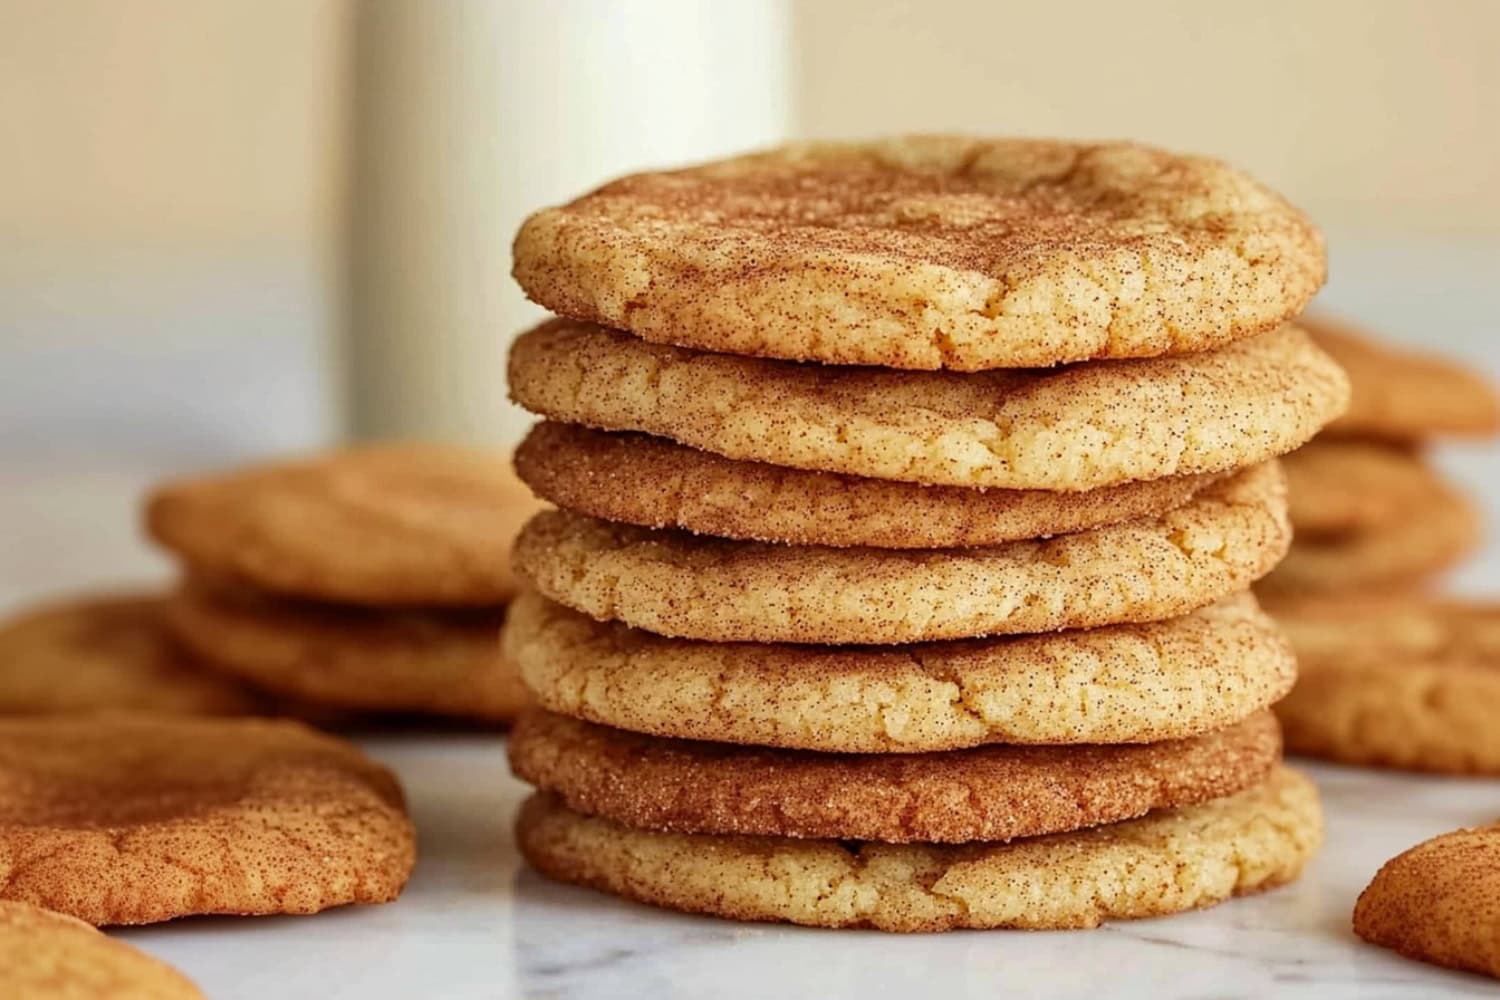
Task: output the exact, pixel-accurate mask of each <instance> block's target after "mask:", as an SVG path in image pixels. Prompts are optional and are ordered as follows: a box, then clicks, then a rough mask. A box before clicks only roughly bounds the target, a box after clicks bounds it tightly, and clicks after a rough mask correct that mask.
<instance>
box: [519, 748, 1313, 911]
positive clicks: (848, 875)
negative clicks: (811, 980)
mask: <svg viewBox="0 0 1500 1000" xmlns="http://www.w3.org/2000/svg"><path fill="white" fill-rule="evenodd" d="M1322 828H1323V824H1322V812H1321V809H1320V807H1319V804H1318V796H1317V791H1316V789H1315V788H1314V787H1313V784H1312V782H1310V781H1308V780H1307V779H1306V778H1304V777H1303V776H1302V775H1300V774H1298V773H1297V772H1295V771H1292V770H1290V769H1288V768H1285V767H1278V768H1277V769H1276V770H1275V771H1273V772H1272V774H1271V776H1270V777H1269V778H1268V779H1267V780H1266V781H1265V782H1264V783H1262V784H1260V785H1258V786H1255V787H1253V788H1250V789H1247V790H1246V791H1243V792H1240V793H1238V794H1235V795H1231V796H1227V797H1225V798H1221V799H1215V800H1213V801H1211V802H1206V803H1202V804H1200V805H1194V806H1186V807H1184V808H1181V809H1170V810H1163V811H1161V812H1156V813H1152V814H1150V815H1147V816H1145V817H1143V818H1141V819H1137V820H1131V821H1128V822H1125V823H1115V824H1111V825H1109V826H1100V827H1094V828H1092V829H1088V830H1079V831H1073V832H1070V833H1058V834H1051V835H1049V836H1045V837H1032V838H1028V839H1024V840H1017V841H1012V842H1010V843H1008V844H982V843H979V844H967V845H926V844H923V845H917V844H878V843H869V842H863V843H860V842H855V843H847V842H840V841H834V840H793V839H790V838H780V837H748V836H709V835H703V834H678V833H655V832H647V831H643V830H636V829H632V828H630V827H626V826H622V825H620V824H618V823H614V822H612V821H610V820H605V819H599V818H596V817H590V816H585V815H582V814H580V813H576V812H573V811H572V810H570V809H568V808H567V807H566V806H564V805H563V804H562V803H561V802H560V801H558V800H557V799H556V798H555V797H553V796H549V795H546V794H538V795H535V796H533V797H532V798H530V799H528V800H527V802H526V804H525V805H524V806H522V809H521V815H520V819H519V820H518V822H517V834H518V837H519V840H520V845H521V852H522V853H523V854H524V855H525V856H526V859H527V860H528V861H530V862H531V864H532V865H533V866H535V867H536V868H537V869H539V870H540V871H541V872H543V873H544V874H546V875H550V876H551V877H553V878H556V879H560V880H562V881H565V882H575V883H578V884H581V885H586V886H590V887H593V888H596V889H601V890H603V891H605V892H610V893H614V894H616V895H620V896H624V897H626V898H628V899H634V900H637V901H639V902H643V903H650V904H652V905H655V906H661V907H666V908H668V909H674V910H685V911H687V912H690V913H708V914H713V915H715V916H721V917H729V918H732V919H736V920H769V921H787V922H791V923H797V924H806V925H811V926H818V927H873V928H876V929H878V930H884V931H940V930H951V929H956V928H962V927H968V928H987V927H1018V928H1034V929H1043V928H1069V927H1073V928H1078V927H1094V926H1097V925H1098V924H1100V923H1101V922H1103V921H1105V920H1117V919H1127V918H1135V917H1149V916H1160V915H1162V914H1167V913H1177V912H1181V911H1183V910H1190V909H1194V908H1196V907H1202V906H1209V905H1212V904H1214V903H1219V902H1222V901H1224V900H1226V899H1228V898H1230V897H1231V896H1236V895H1241V894H1244V893H1249V892H1256V891H1259V890H1262V889H1268V888H1271V887H1272V886H1276V885H1280V884H1282V883H1285V882H1288V881H1291V880H1292V879H1294V878H1296V877H1297V875H1298V874H1300V872H1301V871H1302V868H1303V866H1304V865H1305V864H1306V863H1307V861H1308V859H1309V858H1310V857H1311V856H1312V854H1313V853H1314V852H1315V851H1316V850H1317V848H1318V845H1319V844H1320V843H1321V840H1322Z"/></svg>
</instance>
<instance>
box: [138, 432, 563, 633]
mask: <svg viewBox="0 0 1500 1000" xmlns="http://www.w3.org/2000/svg"><path fill="white" fill-rule="evenodd" d="M539 506H540V504H538V503H537V501H536V500H534V499H533V498H532V496H531V493H530V491H529V490H527V489H526V487H525V486H523V485H522V484H521V483H519V482H517V481H516V478H515V474H514V473H512V472H511V470H510V465H509V463H508V462H507V461H506V460H505V457H504V456H503V455H495V454H488V453H485V452H479V451H468V450H464V449H460V448H453V447H447V446H439V445H431V444H403V445H386V446H380V447H367V448H356V449H347V450H343V451H336V452H331V453H328V454H324V455H320V456H317V457H313V458H308V459H303V460H299V461H289V462H281V463H275V464H270V465H261V466H255V467H252V468H247V469H242V470H238V471H234V472H227V473H222V474H219V475H214V476H207V477H203V478H199V479H191V480H186V481H182V482H177V483H169V484H167V485H165V486H162V487H161V488H159V489H158V490H156V492H155V493H154V494H153V495H152V496H151V498H150V501H149V504H148V506H147V511H146V523H147V527H148V529H149V530H150V532H151V534H152V536H154V537H155V538H156V540H157V541H158V542H160V543H161V544H162V545H164V546H166V547H167V548H168V549H170V550H172V552H173V553H175V554H176V555H177V556H178V557H179V558H180V559H181V560H182V561H183V562H184V563H185V564H186V565H187V566H188V567H189V568H190V569H191V570H192V571H194V572H195V573H198V574H200V575H202V576H207V577H217V578H222V579H228V580H232V581H237V582H240V583H244V584H248V585H251V586H254V587H257V588H259V589H261V590H266V591H269V592H271V593H274V594H280V595H282V596H287V597H300V598H307V599H310V600H324V601H334V602H341V603H348V604H367V605H422V606H434V605H444V606H446V605H494V604H500V603H503V602H504V601H506V600H508V599H509V598H510V596H511V594H512V593H513V592H514V590H515V578H514V577H513V576H512V575H511V572H510V542H511V539H512V538H513V537H514V536H515V533H516V529H518V528H519V527H520V526H521V523H522V522H523V521H525V520H526V518H527V517H529V516H530V515H531V514H532V513H533V512H534V511H535V510H536V509H537V508H538V507H539Z"/></svg>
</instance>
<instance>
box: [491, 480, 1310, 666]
mask: <svg viewBox="0 0 1500 1000" xmlns="http://www.w3.org/2000/svg"><path fill="white" fill-rule="evenodd" d="M1285 505H1286V499H1285V484H1284V482H1283V480H1282V476H1281V472H1280V470H1279V469H1278V468H1277V467H1276V466H1275V465H1274V464H1268V465H1262V466H1257V467H1256V468H1253V469H1249V470H1246V471H1245V472H1242V473H1240V474H1238V475H1236V476H1233V477H1231V478H1228V479H1225V480H1222V481H1220V482H1217V483H1214V484H1213V485H1212V486H1209V487H1207V488H1206V489H1204V490H1202V491H1201V492H1199V493H1198V494H1197V495H1196V496H1195V497H1194V498H1193V499H1192V500H1191V501H1189V502H1188V503H1187V504H1186V505H1185V506H1183V507H1180V508H1178V509H1177V510H1174V511H1169V512H1168V513H1166V514H1164V515H1162V516H1161V517H1160V518H1153V519H1147V520H1140V521H1131V522H1128V523H1126V524H1119V525H1112V526H1110V527H1105V528H1098V529H1095V530H1093V531H1085V532H1080V533H1078V534H1074V535H1061V536H1059V537H1057V538H1053V539H1050V540H1047V541H1028V542H1009V543H1006V544H1003V545H996V546H991V547H988V548H976V549H918V550H907V551H895V550H889V549H872V548H845V549H839V548H828V547H821V546H792V545H775V544H770V543H764V542H739V541H727V540H724V539H717V538H709V537H707V536H702V535H690V534H687V533H685V532H680V531H652V530H651V529H648V528H637V527H634V526H630V525H621V524H614V523H612V522H609V521H600V520H597V519H595V518H591V517H588V516H586V515H583V514H576V513H573V512H571V511H546V512H543V513H541V514H538V515H537V516H536V517H534V518H533V519H532V520H531V521H530V522H528V523H527V525H526V527H525V528H524V529H523V530H522V532H521V535H520V537H519V538H517V540H516V566H517V568H518V569H519V570H520V571H521V572H522V573H523V574H524V575H525V576H526V577H527V578H528V579H529V580H530V581H531V582H532V583H534V584H535V585H536V587H537V589H538V590H540V591H541V592H542V593H543V594H545V595H546V596H548V597H550V598H552V599H553V600H555V601H558V602H560V603H562V604H566V605H568V606H569V607H571V608H575V609H577V610H579V611H583V612H585V613H586V614H589V615H592V616H593V617H595V618H600V619H616V620H619V621H623V622H625V623H626V624H629V625H634V626H636V627H638V628H643V629H647V630H649V631H651V632H656V633H658V634H660V635H669V636H681V637H686V638H692V639H708V640H713V641H718V642H804V643H854V642H858V643H903V642H922V641H928V640H934V639H956V638H966V637H969V636H978V635H994V634H1001V633H1006V634H1013V633H1020V632H1047V631H1051V630H1054V629H1062V628H1088V627H1093V626H1096V625H1112V624H1115V623H1117V622H1132V621H1156V620H1159V619H1162V618H1170V617H1172V616H1174V615H1182V614H1186V613H1187V612H1189V611H1192V610H1193V609H1195V608H1200V607H1203V606H1204V605H1206V604H1210V603H1212V602H1214V601H1216V600H1218V599H1219V598H1221V597H1224V596H1225V595H1227V594H1231V593H1235V592H1237V591H1240V590H1244V589H1245V588H1246V587H1248V586H1249V585H1250V584H1251V583H1252V582H1253V581H1255V580H1257V579H1259V578H1260V577H1261V576H1262V575H1263V574H1265V573H1266V572H1267V571H1268V570H1270V568H1271V567H1272V566H1274V565H1275V564H1276V563H1277V561H1278V560H1279V559H1280V558H1281V557H1282V555H1283V554H1284V553H1285V551H1286V547H1287V545H1288V543H1289V540H1290V529H1289V528H1288V527H1287V523H1286V506H1285Z"/></svg>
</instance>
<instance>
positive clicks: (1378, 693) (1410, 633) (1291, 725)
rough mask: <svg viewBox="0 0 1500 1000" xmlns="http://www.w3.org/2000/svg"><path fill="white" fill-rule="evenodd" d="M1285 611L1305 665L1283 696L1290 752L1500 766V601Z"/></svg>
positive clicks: (1411, 764) (1331, 605) (1281, 613)
mask: <svg viewBox="0 0 1500 1000" xmlns="http://www.w3.org/2000/svg"><path fill="white" fill-rule="evenodd" d="M1275 614H1276V618H1277V620H1278V621H1279V622H1280V623H1281V625H1282V627H1283V629H1284V631H1285V632H1286V635H1287V637H1288V639H1289V640H1290V641H1291V643H1292V646H1293V648H1294V649H1295V650H1296V653H1297V660H1298V664H1299V667H1300V674H1299V676H1298V679H1297V684H1296V687H1295V688H1294V689H1293V690H1292V693H1291V694H1290V695H1288V696H1287V698H1286V700H1284V701H1282V702H1281V703H1280V704H1278V705H1277V706H1276V713H1277V715H1278V716H1280V718H1281V722H1282V725H1283V727H1284V728H1285V731H1286V743H1287V748H1288V749H1289V750H1292V751H1294V752H1297V753H1304V754H1308V755H1311V756H1315V757H1327V758H1329V759H1332V760H1338V761H1343V762H1345V763H1350V764H1373V765H1380V766H1387V767H1403V768H1413V769H1418V770H1424V771H1442V772H1452V773H1483V774H1500V728H1497V727H1496V725H1495V720H1496V719H1500V605H1482V604H1467V605H1466V604H1458V603H1450V602H1442V601H1433V600H1426V599H1422V598H1419V597H1392V598H1381V599H1375V598H1371V599H1365V600H1360V599H1340V598H1337V597H1329V598H1321V599H1312V600H1307V601H1302V602H1295V603H1284V604H1278V605H1277V607H1276V612H1275Z"/></svg>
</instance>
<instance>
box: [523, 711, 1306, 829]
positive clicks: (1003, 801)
mask: <svg viewBox="0 0 1500 1000" xmlns="http://www.w3.org/2000/svg"><path fill="white" fill-rule="evenodd" d="M508 750H509V754H510V765H511V770H512V771H514V772H515V774H516V776H517V777H518V778H520V779H521V780H522V781H526V782H529V783H531V784H533V785H536V786H537V787H538V788H540V789H541V790H542V791H545V792H553V793H555V794H556V795H558V796H559V798H561V799H562V801H563V802H564V803H565V804H566V805H567V806H568V808H570V809H572V810H574V811H575V812H580V813H584V814H586V815H589V816H602V817H604V818H606V819H611V820H614V821H615V822H617V823H622V824H624V825H625V826H630V827H635V828H637V829H644V830H661V831H664V832H669V833H707V834H752V835H757V836H767V837H799V838H800V837H825V838H829V839H834V840H878V841H882V842H885V843H893V844H904V843H911V842H914V841H915V842H928V843H945V844H951V843H968V842H970V841H975V840H988V841H1003V840H1012V839H1014V838H1016V837H1033V836H1037V835H1039V834H1045V833H1059V832H1062V831H1067V830H1078V829H1082V828H1084V827H1089V826H1100V825H1102V824H1105V823H1118V822H1121V821H1123V820H1127V819H1134V818H1135V817H1137V816H1143V815H1145V814H1146V813H1147V812H1150V811H1151V810H1153V809H1167V808H1174V807H1178V806H1185V805H1193V804H1195V803H1198V802H1204V801H1207V800H1208V799H1214V798H1219V797H1221V796H1224V795H1231V794H1233V793H1235V792H1238V791H1241V790H1243V789H1245V788H1248V787H1250V786H1251V785H1256V784H1260V783H1261V782H1262V781H1264V780H1265V779H1266V777H1267V776H1268V775H1269V774H1270V772H1271V769H1272V768H1273V767H1274V766H1275V765H1276V764H1277V762H1278V761H1279V760H1280V759H1281V735H1280V731H1279V730H1278V729H1277V727H1276V720H1275V718H1274V717H1273V716H1272V715H1271V713H1270V712H1264V711H1263V712H1260V713H1258V714H1256V715H1254V716H1252V717H1250V718H1249V719H1247V720H1245V721H1244V722H1241V723H1238V724H1236V725H1234V726H1230V727H1229V728H1227V729H1221V730H1219V731H1218V732H1215V733H1210V734H1208V735H1205V736H1198V737H1194V738H1191V739H1186V740H1173V741H1170V742H1166V743H1147V744H1143V745H1134V746H1071V747H1016V746H988V747H979V748H976V749H970V750H951V751H948V752H946V753H917V754H828V753H811V752H808V751H799V750H769V749H761V748H754V747H737V746H729V745H725V744H722V743H703V742H697V741H691V740H671V739H664V738H662V737H659V736H642V735H639V734H636V733H629V732H625V731H624V730H620V729H610V728H607V727H605V726H597V725H594V724H592V723H588V722H581V721H579V720H577V719H570V718H568V717H566V716H562V715H555V714H553V713H551V712H543V711H533V712H529V713H527V714H526V715H525V716H523V717H522V719H521V721H520V722H519V723H517V725H516V728H515V731H514V732H513V733H512V734H511V736H510V740H509V741H508Z"/></svg>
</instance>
